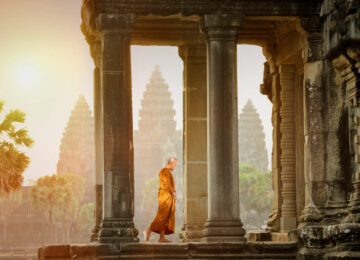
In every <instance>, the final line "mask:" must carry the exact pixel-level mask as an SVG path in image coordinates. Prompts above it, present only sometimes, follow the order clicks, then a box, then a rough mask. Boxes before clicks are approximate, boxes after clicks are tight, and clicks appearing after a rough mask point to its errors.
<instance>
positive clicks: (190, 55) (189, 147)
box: [179, 41, 208, 242]
mask: <svg viewBox="0 0 360 260" xmlns="http://www.w3.org/2000/svg"><path fill="white" fill-rule="evenodd" d="M179 55H180V57H181V58H182V60H183V61H184V73H183V79H184V94H183V109H184V110H183V111H184V116H183V117H184V135H183V147H184V148H183V149H184V154H183V159H184V225H183V227H182V230H183V232H181V233H180V238H181V241H182V242H190V241H192V242H195V241H200V239H201V237H202V231H203V227H204V223H205V221H206V219H207V200H208V196H207V139H206V135H207V117H206V114H207V112H206V109H207V106H206V104H207V102H206V98H207V95H206V46H205V42H201V41H199V42H194V43H189V44H186V45H182V46H180V47H179Z"/></svg>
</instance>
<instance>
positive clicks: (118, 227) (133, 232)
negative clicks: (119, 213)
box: [99, 219, 139, 244]
mask: <svg viewBox="0 0 360 260" xmlns="http://www.w3.org/2000/svg"><path fill="white" fill-rule="evenodd" d="M138 234H139V232H138V230H137V229H136V228H135V227H134V223H133V222H132V221H130V220H129V219H104V220H103V221H102V223H101V226H100V230H99V242H100V243H101V244H118V243H137V242H139V239H138V237H137V236H138Z"/></svg>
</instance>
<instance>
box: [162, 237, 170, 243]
mask: <svg viewBox="0 0 360 260" xmlns="http://www.w3.org/2000/svg"><path fill="white" fill-rule="evenodd" d="M171 242H172V241H171V240H168V239H166V238H160V239H159V243H171Z"/></svg>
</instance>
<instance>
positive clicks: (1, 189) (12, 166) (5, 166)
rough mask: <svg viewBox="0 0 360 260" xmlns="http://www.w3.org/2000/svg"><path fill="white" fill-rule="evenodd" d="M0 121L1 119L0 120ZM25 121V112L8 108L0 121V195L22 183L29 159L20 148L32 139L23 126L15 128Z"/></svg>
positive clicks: (17, 188)
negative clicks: (8, 110)
mask: <svg viewBox="0 0 360 260" xmlns="http://www.w3.org/2000/svg"><path fill="white" fill-rule="evenodd" d="M4 104H5V102H4V101H0V113H2V112H4ZM0 122H1V121H0ZM24 122H25V113H24V112H21V111H20V110H18V109H16V110H10V112H8V113H7V114H6V115H5V117H4V119H3V121H2V122H1V123H0V197H3V196H5V195H7V194H9V193H10V192H12V191H16V190H19V189H20V188H21V185H22V183H23V180H24V177H23V172H24V171H25V169H26V168H27V167H28V166H29V163H30V159H29V157H28V156H26V155H25V153H24V152H23V151H21V149H23V148H29V147H31V145H32V144H33V142H34V141H33V140H32V139H31V138H30V137H29V136H28V131H27V130H26V129H25V128H20V129H17V128H16V124H17V123H24Z"/></svg>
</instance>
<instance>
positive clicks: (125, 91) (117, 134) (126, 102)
mask: <svg viewBox="0 0 360 260" xmlns="http://www.w3.org/2000/svg"><path fill="white" fill-rule="evenodd" d="M97 24H98V27H99V28H100V31H101V37H102V64H101V65H102V70H101V85H102V90H103V92H102V101H103V124H104V125H103V133H104V190H103V192H104V194H103V199H104V201H103V220H102V223H101V227H100V231H99V241H100V243H111V244H116V243H122V242H138V238H137V235H138V231H137V230H136V229H135V227H134V223H133V216H134V165H133V164H134V161H133V153H134V149H133V130H132V128H133V126H132V104H131V103H132V100H131V71H130V69H131V68H130V42H129V36H130V35H129V34H130V28H131V25H132V16H130V15H118V14H112V15H105V14H100V15H99V17H98V18H97Z"/></svg>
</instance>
